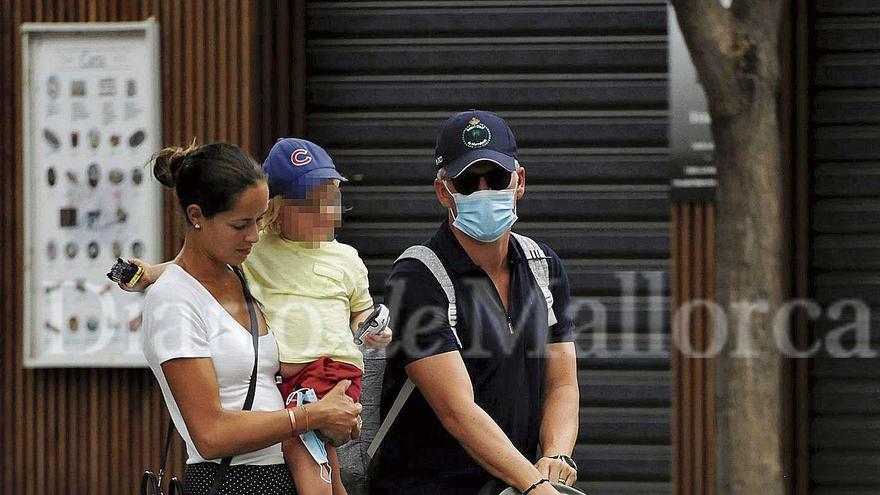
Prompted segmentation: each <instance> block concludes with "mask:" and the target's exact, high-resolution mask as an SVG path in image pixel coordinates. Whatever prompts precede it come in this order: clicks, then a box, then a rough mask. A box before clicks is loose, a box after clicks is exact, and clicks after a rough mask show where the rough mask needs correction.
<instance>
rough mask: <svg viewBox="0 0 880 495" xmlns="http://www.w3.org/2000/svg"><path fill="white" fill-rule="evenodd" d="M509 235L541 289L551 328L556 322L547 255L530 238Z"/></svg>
mask: <svg viewBox="0 0 880 495" xmlns="http://www.w3.org/2000/svg"><path fill="white" fill-rule="evenodd" d="M511 234H512V235H513V238H514V239H516V242H517V243H518V244H519V247H521V248H522V250H523V252H524V253H525V255H526V259H527V260H528V262H529V269H530V270H531V271H532V275H533V276H534V277H535V280H536V281H537V282H538V286H540V287H541V292H542V293H543V294H544V300H545V301H546V302H547V324H548V325H550V326H551V327H552V326H553V325H555V324H556V322H557V320H556V313H555V312H554V311H553V293H552V292H551V291H550V265H549V264H548V262H547V259H548V258H547V255H546V253H544V250H543V249H541V246H539V245H538V243H537V242H535V241H534V240H532V239H531V238H529V237H526V236H524V235H522V234H517V233H516V232H511Z"/></svg>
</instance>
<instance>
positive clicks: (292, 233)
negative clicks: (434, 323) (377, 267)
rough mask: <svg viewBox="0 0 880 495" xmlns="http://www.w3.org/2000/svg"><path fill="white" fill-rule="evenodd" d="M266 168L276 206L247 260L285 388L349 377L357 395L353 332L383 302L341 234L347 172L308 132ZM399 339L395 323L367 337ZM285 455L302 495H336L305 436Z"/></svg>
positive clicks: (275, 152)
mask: <svg viewBox="0 0 880 495" xmlns="http://www.w3.org/2000/svg"><path fill="white" fill-rule="evenodd" d="M263 170H264V171H265V172H266V174H267V175H268V179H269V196H270V198H271V199H270V200H269V209H268V211H267V212H266V214H265V215H264V217H263V221H262V224H263V226H264V229H263V232H262V233H261V236H260V242H258V243H257V244H255V245H254V249H253V252H252V253H251V256H250V257H249V258H248V259H247V261H246V262H245V263H244V265H243V266H244V271H245V274H246V275H247V277H248V280H250V281H252V282H253V284H252V285H254V286H256V287H255V289H254V295H255V296H256V297H257V299H259V300H260V301H261V302H262V303H263V304H264V305H265V307H266V308H265V312H266V316H267V318H268V320H269V322H270V323H271V324H272V330H273V332H275V334H276V338H277V340H278V348H279V358H280V360H281V374H282V377H283V380H284V381H283V383H282V384H281V385H279V389H281V392H282V395H283V396H284V398H285V399H286V400H287V399H288V398H289V396H290V394H291V393H292V392H293V391H295V390H297V389H300V388H311V389H314V390H315V393H316V394H317V396H318V397H319V398H320V397H322V396H323V395H324V394H325V393H326V392H328V391H330V389H332V388H333V386H334V385H335V384H336V383H337V382H338V381H340V380H343V379H349V380H351V382H352V384H351V386H350V387H349V388H348V392H347V393H348V395H349V396H351V398H352V399H354V400H355V401H357V400H358V399H359V396H360V391H361V376H362V374H363V369H364V361H363V356H362V354H361V352H360V351H359V350H358V348H357V346H356V345H355V344H354V342H353V340H352V331H353V330H355V329H356V328H357V325H358V323H360V322H361V321H362V320H363V319H365V318H366V317H367V316H369V314H370V313H371V312H372V310H373V300H372V298H371V297H370V293H369V285H368V281H367V269H366V267H365V266H364V263H363V261H361V259H360V258H359V257H358V254H357V251H356V250H355V249H354V248H352V247H351V246H347V245H345V244H341V243H339V242H337V241H335V240H334V237H335V230H336V228H337V227H339V224H340V222H341V215H342V205H341V194H340V192H339V182H340V181H342V180H345V179H344V178H343V177H342V176H341V175H340V174H339V172H337V171H336V168H335V166H334V165H333V161H332V159H331V158H330V156H329V155H328V154H327V152H326V151H324V150H323V149H322V148H321V147H319V146H317V145H316V144H314V143H311V142H309V141H306V140H302V139H292V138H288V139H281V140H279V141H278V142H276V143H275V146H273V147H272V150H271V151H270V152H269V156H268V157H267V158H266V161H265V162H263ZM390 340H391V332H390V330H386V331H384V332H383V333H381V334H379V335H376V336H374V335H370V334H368V335H367V336H366V338H365V339H364V343H365V345H367V346H368V347H373V348H378V347H385V346H387V345H388V343H389V342H390ZM294 405H295V404H292V403H289V404H288V406H289V407H293V406H294ZM326 447H327V456H328V459H329V461H330V466H331V468H332V481H333V483H332V485H333V494H334V495H338V494H340V493H345V490H344V488H343V487H342V483H341V480H340V477H339V460H338V457H337V455H336V451H335V449H334V448H333V447H332V446H330V445H327V446H326ZM284 453H285V456H286V457H287V462H288V466H290V470H291V472H292V473H293V477H294V481H295V483H296V486H297V491H298V493H300V494H302V495H311V494H319V493H320V494H329V493H330V489H329V488H330V485H328V484H326V482H325V481H324V480H323V479H322V473H321V471H320V468H319V467H318V466H317V465H316V464H315V461H314V460H313V459H312V457H311V455H310V454H309V453H308V451H307V450H306V449H305V447H304V445H303V444H302V442H298V441H295V440H291V441H288V442H286V443H285V445H284Z"/></svg>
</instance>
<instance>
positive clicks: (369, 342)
mask: <svg viewBox="0 0 880 495" xmlns="http://www.w3.org/2000/svg"><path fill="white" fill-rule="evenodd" d="M372 312H373V308H370V309H365V310H363V311H358V312H356V313H351V319H350V321H351V332H352V334H354V335H357V333H358V327H359V326H360V324H361V323H362V322H363V321H364V320H366V319H367V317H368V316H370V313H372ZM391 335H392V332H391V327H390V326H388V327H385V330H382V331H381V332H379V333H378V334H376V335H374V334H372V333H367V334H366V335H365V336H364V345H365V346H367V347H369V348H371V349H384V348H385V347H388V344H390V343H391Z"/></svg>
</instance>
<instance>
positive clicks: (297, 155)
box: [290, 148, 312, 167]
mask: <svg viewBox="0 0 880 495" xmlns="http://www.w3.org/2000/svg"><path fill="white" fill-rule="evenodd" d="M290 163H292V164H293V166H294V167H302V166H304V165H308V164H309V163H312V157H311V156H309V150H307V149H305V148H299V149H295V150H293V153H291V154H290Z"/></svg>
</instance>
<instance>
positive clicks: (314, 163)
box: [263, 138, 346, 199]
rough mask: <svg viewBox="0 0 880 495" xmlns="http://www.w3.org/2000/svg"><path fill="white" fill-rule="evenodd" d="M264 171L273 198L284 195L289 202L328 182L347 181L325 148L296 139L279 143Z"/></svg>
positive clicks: (270, 152)
mask: <svg viewBox="0 0 880 495" xmlns="http://www.w3.org/2000/svg"><path fill="white" fill-rule="evenodd" d="M263 171H264V172H266V175H267V176H268V178H269V195H270V197H275V196H278V195H281V196H282V197H284V198H286V199H302V198H304V197H305V195H306V193H307V192H309V190H311V189H312V188H313V187H315V186H317V185H318V184H320V183H322V182H323V181H326V180H328V179H337V180H340V181H346V178H345V177H343V176H342V175H340V174H339V172H337V171H336V166H335V165H334V164H333V159H332V158H330V155H328V154H327V152H326V151H324V148H321V147H320V146H318V145H317V144H315V143H313V142H311V141H306V140H305V139H297V138H283V139H279V140H278V141H276V142H275V145H274V146H272V149H271V150H270V151H269V156H267V157H266V160H265V161H264V162H263Z"/></svg>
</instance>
